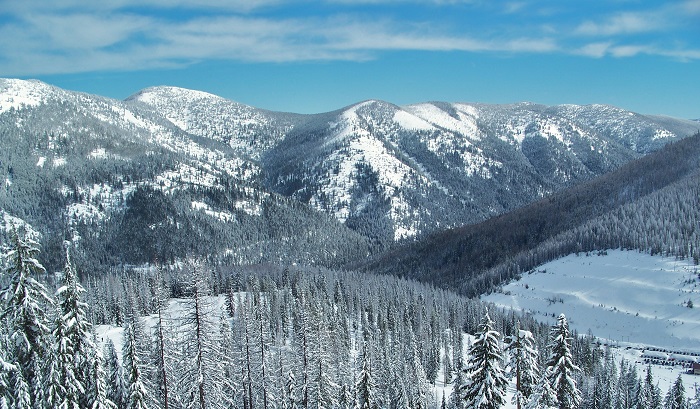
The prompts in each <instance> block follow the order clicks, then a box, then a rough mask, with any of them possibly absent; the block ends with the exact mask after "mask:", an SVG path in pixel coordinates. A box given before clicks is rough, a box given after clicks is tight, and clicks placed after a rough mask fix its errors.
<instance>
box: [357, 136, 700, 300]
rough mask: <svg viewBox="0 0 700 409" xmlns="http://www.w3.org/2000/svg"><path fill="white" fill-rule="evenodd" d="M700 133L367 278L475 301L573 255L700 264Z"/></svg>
mask: <svg viewBox="0 0 700 409" xmlns="http://www.w3.org/2000/svg"><path fill="white" fill-rule="evenodd" d="M699 142H700V134H697V135H695V136H693V137H691V138H687V139H685V140H681V141H678V142H675V143H672V144H669V145H667V146H666V147H665V148H664V149H662V150H660V151H658V152H655V153H652V154H650V155H647V156H646V157H644V158H642V159H639V160H637V161H634V162H631V163H629V164H627V165H625V166H623V167H622V168H620V169H619V170H617V171H615V172H612V173H610V174H607V175H604V176H602V177H600V178H597V179H594V180H592V181H590V182H586V183H582V184H580V185H577V186H575V187H573V188H571V189H567V190H564V191H562V192H559V193H557V194H554V195H552V196H551V197H549V198H546V199H543V200H541V201H538V202H535V203H533V204H532V205H529V206H526V207H523V208H521V209H518V210H516V211H513V212H510V213H507V214H504V215H501V216H498V217H495V218H493V219H490V220H488V221H486V222H483V223H479V224H475V225H470V226H465V227H463V228H459V229H453V230H448V231H445V232H441V233H437V234H435V235H432V236H430V237H429V238H426V239H425V240H421V241H419V242H417V243H411V244H408V245H406V246H403V247H400V248H398V249H396V250H394V251H390V252H387V253H386V254H383V255H381V256H380V257H379V258H378V259H376V260H373V261H371V262H370V263H369V264H368V265H366V266H365V267H364V268H365V269H367V270H368V271H374V272H381V273H385V274H395V275H399V276H405V277H411V278H416V279H419V280H422V281H428V282H432V283H435V284H437V285H440V286H445V287H449V288H456V289H458V290H459V291H460V292H462V293H464V294H467V295H471V296H475V295H478V294H482V293H485V292H488V291H490V290H491V289H493V287H494V286H496V285H498V284H500V283H501V282H503V281H504V280H508V279H510V278H512V277H514V276H515V275H516V274H519V273H522V272H524V271H527V270H529V269H531V268H533V267H535V266H537V265H539V264H542V263H544V262H546V261H549V260H552V259H554V258H557V257H560V256H564V255H567V254H571V253H573V252H577V251H591V250H596V249H606V248H618V247H622V248H634V249H639V250H642V251H649V252H651V253H652V254H654V253H661V254H665V255H675V256H679V257H693V258H694V259H696V260H697V259H698V255H699V254H700V249H698V246H697V243H698V241H697V238H698V237H697V234H698V233H697V228H696V226H698V221H699V219H698V213H697V211H696V209H697V206H698V197H699V196H698V195H697V189H698V180H700V177H698V176H699V172H700V143H699Z"/></svg>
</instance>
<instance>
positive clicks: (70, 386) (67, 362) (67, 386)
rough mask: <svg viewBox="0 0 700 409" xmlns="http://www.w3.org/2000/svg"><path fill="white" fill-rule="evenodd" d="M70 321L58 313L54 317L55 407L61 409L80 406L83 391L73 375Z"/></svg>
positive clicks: (81, 385) (74, 408)
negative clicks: (56, 380) (56, 378)
mask: <svg viewBox="0 0 700 409" xmlns="http://www.w3.org/2000/svg"><path fill="white" fill-rule="evenodd" d="M69 326H70V323H69V322H68V321H66V320H64V319H63V315H62V314H61V313H59V314H58V315H57V318H56V329H55V330H54V333H53V334H54V338H55V340H56V346H55V353H54V357H53V359H54V360H55V361H56V364H57V374H58V383H57V385H56V386H57V393H56V396H57V397H58V401H57V402H56V403H57V404H58V405H57V407H59V408H62V409H77V408H79V407H80V402H79V399H80V396H81V395H83V394H84V393H85V388H84V386H83V384H82V383H81V382H80V381H79V380H78V379H77V378H76V376H75V361H74V360H73V357H74V349H73V348H74V347H73V338H72V337H71V333H70V328H69Z"/></svg>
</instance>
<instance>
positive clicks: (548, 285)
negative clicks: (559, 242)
mask: <svg viewBox="0 0 700 409" xmlns="http://www.w3.org/2000/svg"><path fill="white" fill-rule="evenodd" d="M699 271H700V269H699V268H698V266H695V265H693V263H692V260H675V259H673V258H663V257H653V256H650V255H647V254H641V253H638V252H635V251H621V250H610V251H608V252H607V255H600V256H599V255H596V254H594V253H591V254H590V255H585V254H584V253H581V254H579V255H578V256H576V255H570V256H567V257H564V258H562V259H559V260H556V261H552V262H550V263H547V264H545V265H543V266H540V267H538V268H537V269H536V270H535V272H533V273H531V274H527V273H526V274H523V276H522V278H521V279H520V280H519V281H516V282H512V283H510V284H508V285H506V286H504V287H503V291H502V292H501V293H494V294H490V295H488V296H484V297H482V299H483V300H485V301H490V302H493V303H495V304H497V305H499V306H503V307H513V308H518V309H525V310H528V311H531V312H532V313H533V314H534V315H535V316H536V317H537V318H538V319H541V320H546V321H547V322H554V318H553V316H552V314H554V315H555V316H556V315H558V314H560V313H564V314H566V316H567V317H568V318H569V324H570V326H571V328H573V329H576V330H577V331H579V332H580V333H586V332H587V331H588V330H589V329H590V330H591V332H592V333H593V335H595V336H597V337H599V338H603V339H606V340H611V341H613V342H616V343H623V344H626V343H628V342H629V343H632V344H644V345H648V346H656V347H662V348H668V349H674V350H678V349H681V350H682V349H690V350H697V352H700V287H699V284H700V279H698V272H699ZM689 300H690V301H692V304H693V305H694V308H689V307H688V301H689ZM547 316H548V317H549V318H547Z"/></svg>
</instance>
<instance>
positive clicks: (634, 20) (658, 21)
mask: <svg viewBox="0 0 700 409" xmlns="http://www.w3.org/2000/svg"><path fill="white" fill-rule="evenodd" d="M666 27H667V23H666V22H665V21H664V18H663V17H662V16H660V15H658V14H654V13H620V14H617V15H614V16H611V17H608V18H606V19H605V20H604V21H602V22H594V21H585V22H583V23H581V24H580V25H579V26H578V27H576V29H575V30H574V33H576V34H580V35H587V36H614V35H618V34H635V33H644V32H652V31H658V30H662V29H664V28H666Z"/></svg>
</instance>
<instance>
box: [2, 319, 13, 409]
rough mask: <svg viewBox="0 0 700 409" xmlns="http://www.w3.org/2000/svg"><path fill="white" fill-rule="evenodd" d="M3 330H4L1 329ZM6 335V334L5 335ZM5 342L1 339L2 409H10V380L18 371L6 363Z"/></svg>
mask: <svg viewBox="0 0 700 409" xmlns="http://www.w3.org/2000/svg"><path fill="white" fill-rule="evenodd" d="M0 329H2V328H0ZM3 334H4V333H3ZM5 348H6V347H5V342H4V340H3V339H2V338H0V409H4V408H9V407H10V403H11V402H12V399H13V398H12V385H11V384H10V379H11V376H12V373H13V372H14V371H16V370H17V367H16V366H15V365H12V364H11V363H9V362H7V361H5V359H4V356H3V355H4V351H5Z"/></svg>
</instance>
